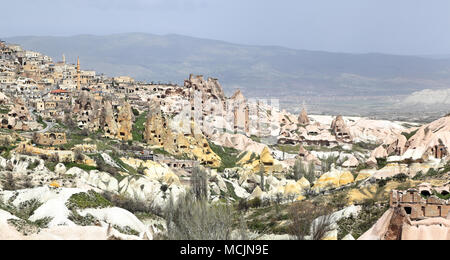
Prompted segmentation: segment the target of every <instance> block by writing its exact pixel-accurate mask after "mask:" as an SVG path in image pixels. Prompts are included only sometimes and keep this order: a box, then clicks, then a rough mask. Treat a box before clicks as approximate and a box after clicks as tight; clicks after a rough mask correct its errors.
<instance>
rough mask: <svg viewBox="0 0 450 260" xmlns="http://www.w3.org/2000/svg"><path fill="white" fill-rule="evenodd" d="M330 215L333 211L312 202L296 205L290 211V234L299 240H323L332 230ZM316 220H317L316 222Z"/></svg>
mask: <svg viewBox="0 0 450 260" xmlns="http://www.w3.org/2000/svg"><path fill="white" fill-rule="evenodd" d="M330 213H331V209H330V208H329V207H327V206H322V205H314V204H313V203H311V202H300V203H295V204H293V205H292V206H291V207H290V209H289V218H290V220H291V225H290V227H289V231H290V232H289V233H290V234H291V235H293V236H295V237H296V239H298V240H305V239H306V237H307V236H310V238H311V239H312V240H321V239H322V238H324V236H325V234H326V233H328V232H329V231H331V230H332V229H331V224H332V223H331V219H330V216H329V215H330ZM319 217H320V218H319ZM317 218H318V219H317ZM315 219H317V220H316V221H314V220H315Z"/></svg>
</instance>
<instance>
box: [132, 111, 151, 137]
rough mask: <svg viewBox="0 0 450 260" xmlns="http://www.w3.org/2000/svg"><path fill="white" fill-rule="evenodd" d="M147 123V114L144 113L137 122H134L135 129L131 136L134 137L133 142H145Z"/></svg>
mask: <svg viewBox="0 0 450 260" xmlns="http://www.w3.org/2000/svg"><path fill="white" fill-rule="evenodd" d="M146 121H147V112H146V113H142V114H141V115H139V116H138V117H137V118H136V122H134V124H133V129H132V130H131V134H132V135H133V141H137V142H143V141H144V131H145V122H146Z"/></svg>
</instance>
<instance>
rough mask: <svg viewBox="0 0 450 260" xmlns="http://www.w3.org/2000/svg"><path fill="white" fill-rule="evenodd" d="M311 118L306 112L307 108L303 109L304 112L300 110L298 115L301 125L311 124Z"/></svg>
mask: <svg viewBox="0 0 450 260" xmlns="http://www.w3.org/2000/svg"><path fill="white" fill-rule="evenodd" d="M309 122H310V121H309V118H308V114H307V113H306V109H304V108H303V109H302V112H300V115H299V116H298V123H299V124H301V125H309Z"/></svg>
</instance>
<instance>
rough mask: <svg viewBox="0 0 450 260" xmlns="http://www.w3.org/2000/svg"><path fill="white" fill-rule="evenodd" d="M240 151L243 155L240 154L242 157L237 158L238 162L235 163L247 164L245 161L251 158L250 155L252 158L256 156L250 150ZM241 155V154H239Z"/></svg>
mask: <svg viewBox="0 0 450 260" xmlns="http://www.w3.org/2000/svg"><path fill="white" fill-rule="evenodd" d="M242 153H244V154H245V155H244V156H242V158H241V159H240V160H239V162H237V163H236V164H237V165H245V164H247V163H248V162H249V161H250V160H251V159H252V157H253V158H255V157H256V156H255V155H254V153H252V152H250V151H247V152H242ZM241 155H242V154H241Z"/></svg>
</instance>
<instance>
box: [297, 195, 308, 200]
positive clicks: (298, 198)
mask: <svg viewBox="0 0 450 260" xmlns="http://www.w3.org/2000/svg"><path fill="white" fill-rule="evenodd" d="M305 199H306V198H305V197H304V196H303V195H298V197H297V198H296V199H295V200H296V201H302V200H305Z"/></svg>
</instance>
